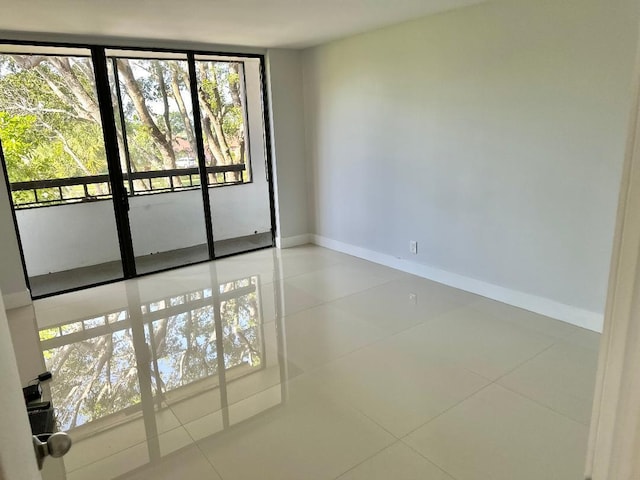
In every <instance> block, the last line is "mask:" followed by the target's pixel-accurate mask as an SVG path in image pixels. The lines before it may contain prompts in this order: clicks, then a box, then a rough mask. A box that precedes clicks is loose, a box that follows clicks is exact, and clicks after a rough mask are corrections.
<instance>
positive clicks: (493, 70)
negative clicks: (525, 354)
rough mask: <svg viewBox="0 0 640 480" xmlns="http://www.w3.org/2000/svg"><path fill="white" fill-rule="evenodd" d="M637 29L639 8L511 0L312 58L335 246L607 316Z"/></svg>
mask: <svg viewBox="0 0 640 480" xmlns="http://www.w3.org/2000/svg"><path fill="white" fill-rule="evenodd" d="M637 28H638V2H636V1H634V0H616V1H614V2H611V1H605V0H565V1H560V2H559V1H551V0H505V1H493V2H488V3H486V4H482V5H479V6H475V7H469V8H463V9H459V10H456V11H452V12H449V13H445V14H441V15H436V16H432V17H427V18H424V19H420V20H417V21H413V22H409V23H406V24H403V25H399V26H396V27H391V28H386V29H382V30H378V31H375V32H371V33H366V34H363V35H359V36H355V37H351V38H348V39H345V40H342V41H337V42H334V43H331V44H328V45H325V46H321V47H318V48H315V49H311V50H309V51H306V52H305V58H304V83H305V112H306V115H307V116H306V128H307V149H308V157H309V160H310V180H311V183H312V185H313V189H312V191H311V195H310V203H311V205H310V211H311V215H312V217H313V222H312V229H313V230H314V233H315V234H317V235H318V237H317V240H318V241H319V242H320V243H324V244H327V245H332V246H335V247H337V248H342V249H344V250H352V251H354V252H360V253H361V254H362V253H363V252H364V255H370V256H376V255H377V256H378V257H380V258H384V259H387V260H389V261H392V260H394V259H398V258H399V259H404V260H405V261H404V263H403V264H404V265H409V268H408V269H410V270H411V269H412V270H414V271H416V272H421V271H422V272H425V273H426V274H427V276H428V275H433V276H438V275H440V276H441V277H442V278H445V277H446V278H448V279H449V280H450V282H449V283H456V282H457V283H459V284H461V285H462V284H465V285H467V286H471V288H472V289H473V288H475V290H476V291H480V292H481V293H483V294H485V295H489V296H491V293H492V291H493V292H496V295H495V296H497V297H500V298H501V299H505V297H509V296H510V295H511V296H512V297H513V298H515V299H518V298H519V299H520V300H522V302H521V303H522V304H525V303H527V301H529V300H530V301H531V302H530V303H532V304H535V303H536V302H538V303H539V306H540V308H538V310H545V308H544V305H543V304H544V303H545V302H548V305H547V306H548V307H549V308H547V309H546V313H551V314H553V311H554V308H555V309H562V308H564V307H567V308H565V309H564V313H562V314H559V315H558V316H561V317H564V318H563V319H565V320H569V321H572V318H570V317H571V316H572V315H573V313H571V312H572V309H575V311H574V313H575V315H576V316H577V317H579V316H581V315H583V316H584V315H586V316H589V315H591V314H593V315H595V316H596V318H600V316H601V313H602V311H603V306H604V300H605V291H606V286H607V274H608V267H609V258H610V252H611V246H612V237H613V227H614V218H615V210H616V199H617V192H618V188H619V181H620V172H621V166H622V160H623V155H624V144H625V132H626V123H627V119H628V106H629V98H630V89H631V80H632V67H633V58H634V52H635V45H636V38H637ZM409 240H417V241H418V242H419V253H418V255H417V256H412V255H410V254H409V252H408V244H409ZM506 299H507V300H508V298H506ZM525 300H527V301H525ZM523 306H526V305H523ZM592 319H593V317H592ZM573 320H575V319H573ZM576 323H579V322H576ZM595 327H596V328H597V327H599V325H595Z"/></svg>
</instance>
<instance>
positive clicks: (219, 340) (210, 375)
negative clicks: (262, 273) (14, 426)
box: [40, 276, 278, 438]
mask: <svg viewBox="0 0 640 480" xmlns="http://www.w3.org/2000/svg"><path fill="white" fill-rule="evenodd" d="M259 291H260V288H259V278H258V277H257V276H252V277H247V278H243V279H240V280H236V281H232V282H227V283H223V284H221V285H219V288H218V290H217V291H214V290H213V289H212V288H204V289H201V290H195V291H189V292H184V293H182V294H179V295H173V296H170V297H167V298H159V299H156V300H154V301H152V302H148V303H144V304H141V305H139V306H138V307H137V308H135V309H134V308H132V307H129V309H121V310H116V311H111V312H104V313H103V314H101V315H96V316H94V317H92V318H86V319H73V320H71V321H69V322H68V323H65V324H60V325H57V326H54V327H48V328H44V329H42V330H40V340H41V346H42V351H43V354H44V357H45V361H46V365H47V368H48V369H49V370H50V371H51V372H52V373H53V374H54V379H55V381H54V382H53V383H52V385H51V396H52V401H53V404H54V406H55V407H56V410H57V418H58V422H59V428H60V429H61V430H71V431H74V432H75V433H76V436H77V437H78V436H79V438H82V437H83V436H85V435H89V434H92V433H95V432H96V431H101V430H104V429H106V428H111V427H113V426H114V425H118V424H122V423H126V422H129V421H131V420H132V419H134V418H140V417H141V416H142V417H144V416H145V410H147V411H148V410H149V408H150V411H151V413H152V414H153V412H154V411H158V410H160V409H162V408H164V407H166V406H167V405H171V404H173V403H176V402H180V401H183V400H185V399H189V398H191V397H194V396H195V395H199V394H202V392H209V393H211V392H216V394H217V395H218V396H219V397H220V399H219V405H220V406H221V407H224V406H226V405H228V398H224V397H225V396H226V391H227V389H226V383H227V382H231V381H236V380H239V379H241V378H242V377H246V376H247V375H251V374H254V373H256V372H259V371H260V370H262V369H264V368H266V365H267V362H266V360H267V359H266V356H267V347H266V346H265V328H268V329H272V330H274V332H272V333H271V334H270V335H271V337H273V338H275V330H276V328H275V326H274V325H268V326H267V327H265V325H264V324H263V322H262V315H261V305H260V294H259ZM271 353H273V352H271ZM272 356H273V357H276V358H272V359H271V365H272V364H273V363H274V362H277V361H278V360H277V357H278V355H275V354H274V355H272ZM221 386H223V387H225V388H220V387H221ZM216 403H217V402H216ZM145 404H146V405H145ZM224 423H226V424H228V417H227V419H226V421H225V422H224Z"/></svg>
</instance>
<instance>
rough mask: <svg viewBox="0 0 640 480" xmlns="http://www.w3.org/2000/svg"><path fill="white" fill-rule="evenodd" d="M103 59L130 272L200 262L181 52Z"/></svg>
mask: <svg viewBox="0 0 640 480" xmlns="http://www.w3.org/2000/svg"><path fill="white" fill-rule="evenodd" d="M107 58H108V60H109V70H110V81H111V89H112V98H113V100H114V102H115V104H116V105H115V108H114V110H115V112H116V115H117V118H116V126H117V130H118V145H119V151H120V162H121V167H122V173H123V179H124V186H125V188H126V190H127V193H128V196H129V226H130V230H131V239H132V243H133V252H134V257H135V267H136V271H137V273H139V274H143V273H149V272H154V271H159V270H165V269H167V268H173V267H178V266H183V265H188V264H191V263H196V262H202V261H205V260H208V259H209V250H208V242H207V233H206V226H205V214H204V210H203V203H202V194H201V190H200V184H201V182H200V172H199V169H198V159H197V147H196V141H195V132H194V127H193V111H192V102H191V91H190V80H189V67H188V64H187V58H186V55H181V54H159V53H158V52H137V51H136V52H126V51H118V50H109V51H107Z"/></svg>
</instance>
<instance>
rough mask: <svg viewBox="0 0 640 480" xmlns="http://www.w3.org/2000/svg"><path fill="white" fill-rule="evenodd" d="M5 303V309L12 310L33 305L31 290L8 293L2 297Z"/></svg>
mask: <svg viewBox="0 0 640 480" xmlns="http://www.w3.org/2000/svg"><path fill="white" fill-rule="evenodd" d="M2 300H3V302H4V308H5V309H6V310H11V309H12V308H19V307H26V306H27V305H31V293H29V290H23V291H22V292H15V293H6V294H3V295H2Z"/></svg>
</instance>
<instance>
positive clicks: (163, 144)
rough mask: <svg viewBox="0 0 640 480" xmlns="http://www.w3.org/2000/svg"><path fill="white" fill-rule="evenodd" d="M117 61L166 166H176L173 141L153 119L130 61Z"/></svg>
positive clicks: (169, 167)
mask: <svg viewBox="0 0 640 480" xmlns="http://www.w3.org/2000/svg"><path fill="white" fill-rule="evenodd" d="M117 63H118V72H119V73H120V78H121V79H122V82H123V83H124V86H125V87H126V89H127V93H128V94H129V98H131V101H132V102H133V105H134V107H135V109H136V112H137V113H138V116H139V117H140V121H141V122H142V123H143V124H144V126H145V127H147V128H148V129H149V133H150V134H151V138H152V139H153V140H154V142H155V143H156V145H157V146H158V148H159V149H160V152H161V154H162V157H163V160H164V161H163V163H164V166H165V168H168V169H172V168H176V155H175V152H174V151H173V146H172V145H171V141H170V140H169V139H167V137H166V136H165V135H164V134H163V133H162V132H161V131H160V129H159V128H158V126H157V125H156V123H155V121H154V120H153V117H152V116H151V113H150V112H149V109H148V108H147V104H146V103H145V101H144V95H143V93H142V90H141V89H140V86H139V85H138V82H137V81H136V79H135V77H134V75H133V71H132V70H131V66H130V65H129V61H128V60H124V59H118V62H117Z"/></svg>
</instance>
